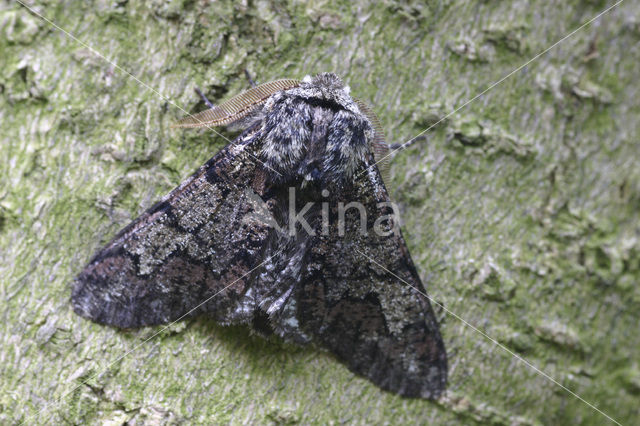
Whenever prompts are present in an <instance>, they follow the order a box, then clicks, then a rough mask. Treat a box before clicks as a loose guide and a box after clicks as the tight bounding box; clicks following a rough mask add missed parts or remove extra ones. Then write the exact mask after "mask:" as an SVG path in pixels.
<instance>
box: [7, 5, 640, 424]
mask: <svg viewBox="0 0 640 426" xmlns="http://www.w3.org/2000/svg"><path fill="white" fill-rule="evenodd" d="M28 4H29V5H30V6H32V7H34V8H35V10H36V11H37V12H38V13H41V14H43V15H45V16H46V17H47V18H48V19H50V20H52V21H53V22H55V23H56V24H58V25H59V26H60V27H62V28H64V29H65V30H67V31H69V32H70V33H72V34H74V35H75V36H76V37H78V38H79V39H80V40H82V41H83V42H85V43H87V44H88V45H90V46H92V47H93V48H95V49H96V50H98V51H99V52H101V53H102V54H104V55H105V56H106V57H107V58H109V59H111V60H113V61H115V62H117V63H118V64H119V65H120V66H121V67H122V68H124V69H126V70H128V71H130V72H131V73H132V74H134V75H136V76H137V77H138V78H139V79H140V80H141V81H143V82H145V83H146V84H148V85H149V86H151V87H153V88H154V89H155V90H157V91H158V92H160V93H161V94H162V95H163V96H164V98H163V97H161V96H159V95H158V93H155V92H153V91H150V90H148V89H147V88H145V87H144V86H142V85H141V84H140V83H139V82H137V81H135V80H134V79H133V78H131V77H130V76H127V75H126V74H124V73H122V72H121V71H120V70H119V69H117V68H116V67H114V66H113V65H111V64H109V63H107V62H105V61H104V60H103V59H101V58H99V57H98V56H96V55H95V54H94V53H93V52H92V51H91V50H90V49H88V48H87V47H84V46H82V45H79V44H78V43H76V42H75V41H73V40H72V39H71V38H69V37H68V36H66V35H65V34H63V33H61V32H59V31H57V30H55V29H54V28H53V27H52V26H51V25H49V24H48V23H46V22H45V21H43V20H41V19H40V18H39V17H37V16H36V15H34V14H33V13H30V12H29V11H28V10H27V9H25V8H24V7H22V6H20V4H18V3H17V2H13V1H5V2H3V3H2V4H1V6H0V34H1V35H2V36H1V37H0V65H1V66H0V122H2V126H1V128H2V134H1V135H0V138H1V140H0V154H1V155H0V164H1V166H0V252H1V254H2V262H1V263H0V277H1V278H0V291H1V292H2V300H3V309H2V320H3V327H2V328H0V359H1V360H2V363H1V366H0V369H1V372H2V373H1V375H2V381H1V383H2V384H1V385H0V421H1V422H2V423H14V422H20V421H25V422H27V423H50V422H54V423H59V422H69V423H81V422H82V423H84V422H88V423H102V422H107V421H111V422H113V423H114V424H121V423H124V422H130V423H132V424H133V423H135V424H144V423H149V424H155V423H172V422H173V423H179V422H182V421H188V422H193V423H213V422H215V423H223V422H232V423H242V422H248V423H257V422H273V423H305V424H306V423H328V422H333V423H337V422H353V423H365V422H366V423H383V422H397V423H409V422H420V423H428V422H433V423H436V424H458V423H472V422H478V423H495V424H539V423H545V424H547V423H555V424H564V423H567V424H572V423H583V424H602V423H603V422H605V421H606V419H605V417H603V416H601V415H600V414H598V413H597V412H596V411H594V410H593V409H591V408H589V407H588V406H587V405H585V404H584V403H583V402H581V401H579V400H578V399H576V398H575V397H573V396H571V395H570V394H568V393H567V392H566V391H564V390H563V389H561V388H560V387H559V386H557V385H556V384H553V383H551V382H550V381H549V380H547V379H545V378H543V377H541V376H540V375H538V374H537V373H535V372H534V371H533V370H532V369H531V368H529V367H527V366H526V365H524V364H523V363H521V362H519V361H518V360H516V359H515V358H514V357H512V356H510V355H509V354H508V353H506V352H505V351H504V350H503V349H501V348H499V347H497V346H496V345H495V344H493V343H492V342H490V341H489V340H487V339H486V338H485V337H483V336H481V335H479V334H478V333H476V332H475V331H473V330H472V329H470V328H469V327H467V326H466V325H465V324H463V323H462V322H460V321H459V320H458V319H456V318H454V317H452V316H450V315H448V314H447V313H445V312H443V311H442V310H439V316H440V318H441V320H442V332H443V337H444V339H445V344H446V346H447V349H448V353H449V358H450V381H449V391H448V393H447V395H446V396H445V397H444V398H443V399H442V400H440V401H439V402H437V403H432V402H428V401H421V400H407V399H403V398H400V397H398V396H395V395H390V394H387V393H385V392H382V391H381V390H380V389H378V388H376V387H375V386H373V385H371V384H370V383H369V382H367V381H366V380H363V379H361V378H358V377H355V376H354V375H352V374H351V373H349V371H348V370H346V368H344V367H343V366H342V365H341V364H339V363H338V362H336V361H335V360H334V359H333V358H331V357H330V356H328V355H326V354H324V353H321V352H318V351H316V350H313V349H310V348H306V349H300V348H296V347H292V346H288V345H285V344H283V343H281V342H278V341H264V340H262V339H260V338H258V337H255V336H252V335H250V334H249V333H248V332H247V330H245V329H243V328H222V327H219V326H216V325H215V324H213V323H212V322H211V321H208V320H206V319H198V320H192V321H188V322H185V323H181V324H176V325H174V326H172V327H171V328H170V330H168V331H167V332H164V333H162V334H161V335H159V336H156V337H154V338H153V339H151V340H150V341H148V342H146V341H145V340H146V339H147V338H149V337H151V336H153V334H154V333H156V332H157V331H159V330H160V328H154V329H143V330H137V331H130V332H122V331H117V330H113V329H110V328H107V327H101V326H98V325H96V324H93V323H90V322H88V321H85V320H83V319H81V318H79V317H77V316H75V315H74V314H73V312H72V311H71V309H70V304H69V294H70V288H69V284H70V281H71V279H72V277H73V276H74V275H75V274H76V273H77V272H78V271H80V269H81V268H82V266H83V265H84V263H85V262H86V261H87V260H88V259H89V256H90V255H91V254H92V252H93V251H94V250H95V249H97V248H98V247H100V246H101V245H102V244H104V243H105V242H106V241H107V240H108V239H109V238H110V237H111V236H112V235H113V234H114V233H115V232H116V231H117V230H118V229H119V228H121V227H122V226H123V225H125V224H126V223H127V222H128V221H129V220H131V219H132V218H134V217H135V216H136V215H137V214H138V213H140V212H141V211H142V210H143V209H144V208H146V207H148V206H150V205H151V204H152V203H153V201H154V200H156V199H157V198H159V197H160V196H161V195H162V194H164V193H166V192H168V191H169V190H170V189H171V188H172V187H174V186H175V185H177V184H178V183H179V182H180V181H181V180H182V179H184V178H185V177H186V176H188V174H189V173H190V172H191V171H193V170H194V169H195V168H196V167H197V166H198V165H200V164H202V163H203V162H205V161H206V160H207V159H208V158H209V157H210V156H212V155H213V153H215V152H216V151H217V149H219V148H220V147H221V146H223V145H224V143H226V141H225V137H228V138H231V137H233V134H231V133H228V132H225V131H222V134H223V135H224V137H221V136H216V135H213V134H211V132H207V131H182V130H173V129H170V128H169V126H170V124H171V123H173V122H174V121H175V120H176V119H177V118H179V117H181V116H183V115H184V112H183V111H181V110H180V109H179V108H178V107H177V106H180V107H181V108H184V109H185V110H186V111H188V112H194V111H198V110H201V109H203V108H204V105H203V104H202V103H201V102H200V101H199V100H198V98H197V96H196V95H195V94H194V92H193V88H194V87H195V86H198V87H201V88H203V89H204V90H205V92H206V93H207V94H208V95H209V96H210V97H211V98H212V99H213V100H214V101H219V100H220V99H223V98H224V97H225V96H230V95H232V94H235V93H238V92H239V91H241V90H243V89H245V88H246V87H247V82H246V80H245V78H244V76H243V69H244V68H247V69H248V70H249V71H250V72H251V73H252V75H253V76H254V77H255V78H257V79H258V80H259V81H261V82H264V81H268V80H272V79H275V78H280V77H292V78H300V77H302V76H304V75H305V74H313V73H316V72H320V71H334V72H336V73H338V74H340V75H341V76H342V77H343V78H344V79H345V80H346V81H347V82H348V83H349V84H350V86H351V88H352V91H353V93H354V94H356V95H357V96H358V97H359V98H361V99H363V100H365V101H368V102H369V103H371V104H372V105H373V106H374V109H375V110H376V112H377V114H378V115H379V116H380V117H381V120H382V122H383V124H384V126H385V128H386V130H387V134H388V136H389V139H391V140H392V141H397V142H402V141H404V140H407V139H409V138H411V137H412V136H414V135H415V134H417V133H419V132H420V131H422V130H423V129H425V128H426V127H428V126H430V125H431V124H434V123H435V122H437V121H438V120H439V119H440V118H443V117H444V116H445V115H447V114H448V113H449V112H451V111H453V110H454V109H455V108H457V107H459V106H461V105H463V104H464V102H465V101H466V100H468V99H470V98H472V97H473V96H475V95H476V94H477V93H480V92H481V91H482V90H484V89H485V88H486V87H488V86H489V85H490V84H491V83H492V82H494V81H497V80H499V79H500V78H501V77H503V76H504V75H506V74H507V73H509V72H510V71H512V70H513V69H515V68H516V67H518V66H519V65H521V64H522V63H524V62H525V61H527V60H528V59H529V58H531V57H532V56H533V55H535V54H536V53H538V52H540V51H542V50H543V49H545V48H547V47H548V46H550V45H551V44H552V43H554V42H555V41H557V40H559V39H560V38H561V37H563V36H564V35H566V34H567V33H569V32H570V31H572V30H573V29H575V28H577V27H578V26H579V25H580V24H582V23H583V22H585V21H586V20H588V19H590V18H591V17H592V16H594V15H596V14H597V13H598V12H599V11H600V10H602V9H603V8H604V7H606V6H607V4H606V2H603V1H578V0H576V1H567V2H559V3H558V4H554V6H553V7H550V6H549V5H548V3H547V2H543V1H536V2H525V1H512V2H483V1H479V2H465V1H453V0H441V1H435V0H434V1H427V2H417V1H400V0H396V1H393V0H392V1H387V2H383V3H376V2H365V1H356V2H346V1H335V2H331V1H322V2H312V3H311V4H307V3H304V2H273V1H255V2H233V1H221V2H211V3H209V2H204V1H186V0H185V1H162V0H152V1H151V0H150V1H146V2H127V1H95V2H80V1H76V2H73V1H65V2H53V1H41V2H29V3H28ZM638 22H640V7H639V6H638V4H637V3H634V2H624V3H623V4H621V5H620V6H619V7H618V8H616V9H614V10H613V11H611V12H610V13H609V14H607V15H605V16H603V17H602V18H601V19H600V20H598V21H597V22H595V23H593V24H592V25H590V26H588V27H587V28H585V29H583V30H581V31H579V32H578V33H577V34H576V35H575V36H573V37H571V38H570V39H568V40H566V41H565V42H563V43H562V44H561V45H559V46H557V47H556V48H555V49H554V50H552V51H551V52H549V53H548V54H546V55H544V56H542V57H541V58H539V59H538V60H537V61H535V62H534V63H532V64H530V65H528V66H527V67H525V68H524V69H523V70H522V71H521V72H519V73H517V74H516V75H514V76H512V77H511V78H509V79H507V80H505V81H504V82H503V83H501V84H500V85H498V86H497V87H495V88H493V89H492V90H491V91H489V92H488V93H487V94H486V95H484V96H482V97H481V98H479V99H478V100H476V101H474V102H473V103H471V104H469V105H468V106H466V107H465V108H464V109H463V110H461V111H459V112H458V113H456V114H454V115H452V116H450V117H448V118H446V119H445V120H443V121H442V122H441V123H440V124H438V125H437V126H436V127H434V128H433V129H432V130H430V131H429V132H428V136H429V139H428V142H423V143H419V144H417V145H415V146H414V147H412V148H411V149H410V150H407V151H405V152H401V153H399V154H398V155H397V156H396V157H395V159H394V161H393V163H392V179H391V181H390V182H389V187H390V191H391V193H392V196H394V197H395V199H396V200H398V202H399V203H400V204H401V206H402V209H403V211H402V213H403V219H404V233H405V236H406V239H407V241H408V243H409V245H410V249H411V251H412V254H413V257H414V260H415V261H416V263H417V265H418V269H419V271H420V273H421V275H422V277H423V280H424V281H425V282H426V283H427V285H428V288H429V292H430V294H431V295H432V296H433V297H434V298H435V299H436V300H437V301H438V302H440V303H442V304H444V306H445V307H446V308H447V309H448V310H450V311H451V312H454V313H456V314H458V315H460V317H462V318H464V320H465V321H467V322H468V323H470V324H472V325H474V326H475V327H477V328H478V329H480V330H482V331H483V332H485V333H487V334H488V335H489V336H492V337H494V338H496V339H498V340H499V341H500V342H501V343H503V344H504V345H506V346H507V347H509V348H511V349H512V350H514V351H515V352H516V353H517V354H518V355H520V356H522V357H524V358H526V359H527V360H529V361H530V362H531V363H533V364H534V365H536V366H538V367H539V368H541V369H542V370H544V371H545V372H546V373H548V374H549V375H550V376H552V377H554V378H555V379H556V380H558V382H560V383H561V384H563V385H564V386H566V387H568V388H570V389H572V390H573V391H575V392H576V393H577V394H579V395H581V396H582V397H583V398H584V399H585V400H587V401H589V402H591V403H593V404H594V405H596V406H597V407H599V408H600V409H601V410H603V411H604V412H606V413H608V414H610V415H611V416H612V417H614V418H615V419H617V420H618V421H620V422H622V423H632V421H633V420H635V419H637V418H638V416H640V409H639V408H638V407H639V406H638V404H637V401H638V395H639V394H640V379H639V377H640V373H639V371H640V364H639V363H640V361H639V359H640V349H639V348H640V335H639V334H638V332H637V324H638V314H637V312H638V309H639V308H640V286H639V285H638V281H639V280H640V220H639V219H640V218H639V213H638V212H639V211H640V167H638V158H640V145H638V136H639V132H640V120H639V119H638V116H639V113H640V106H639V102H638V98H639V93H638V85H637V81H638V78H639V76H640V60H639V59H640V31H639V30H638V28H639V25H638ZM169 100H170V101H169ZM128 351H131V352H130V353H128V354H127V352H128ZM124 354H127V355H126V356H124V357H123V358H121V359H120V357H121V356H122V355H124ZM107 367H109V368H108V370H107V372H106V373H104V374H103V375H101V376H100V377H97V378H92V376H93V375H94V374H96V373H99V372H101V371H103V370H104V369H105V368H107ZM87 379H90V380H88V382H87V383H86V384H83V382H84V381H86V380H87ZM39 410H42V411H41V412H40V411H39Z"/></svg>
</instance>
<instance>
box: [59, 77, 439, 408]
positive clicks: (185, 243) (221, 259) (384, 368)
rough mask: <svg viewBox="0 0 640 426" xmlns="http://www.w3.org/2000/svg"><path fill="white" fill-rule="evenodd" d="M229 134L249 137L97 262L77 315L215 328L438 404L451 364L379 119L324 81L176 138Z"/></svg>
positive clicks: (262, 92) (234, 109)
mask: <svg viewBox="0 0 640 426" xmlns="http://www.w3.org/2000/svg"><path fill="white" fill-rule="evenodd" d="M219 125H235V126H240V127H242V128H244V131H243V132H242V133H241V134H240V136H238V137H237V139H235V140H234V141H233V142H231V143H229V144H228V145H227V146H226V147H225V148H223V149H222V150H221V151H220V152H219V153H218V154H216V155H215V156H214V157H213V158H211V159H210V160H209V161H208V162H207V163H205V164H204V165H203V166H201V167H200V168H199V169H198V170H197V171H196V172H195V173H194V174H193V175H192V176H191V177H190V178H188V179H187V180H186V181H184V182H183V183H182V184H181V185H180V186H178V187H177V188H176V189H174V190H173V191H172V192H170V193H169V194H168V195H167V196H165V197H164V198H163V199H162V200H161V201H160V202H159V203H157V204H155V205H154V206H153V207H151V208H150V209H149V210H147V211H146V212H145V213H144V214H142V216H140V217H139V218H137V219H136V220H134V221H133V222H132V223H131V224H129V225H128V226H127V227H125V228H124V229H123V230H122V231H120V232H119V233H118V234H117V235H116V236H115V238H114V239H113V240H112V241H111V242H110V243H109V244H108V245H107V246H106V247H104V248H102V249H101V250H99V251H98V252H97V253H96V254H95V255H94V257H93V258H92V260H91V261H90V262H89V264H88V266H86V268H85V269H84V270H83V271H82V272H81V273H80V274H79V275H78V276H77V278H76V279H75V281H74V283H73V286H72V296H71V301H72V305H73V308H74V311H75V312H76V313H77V314H78V315H80V316H82V317H85V318H88V319H91V320H93V321H95V322H98V323H100V324H106V325H110V326H115V327H119V328H134V327H142V326H151V325H157V324H166V323H169V322H172V321H174V320H177V319H179V318H182V317H187V316H194V315H207V316H209V317H212V318H213V319H215V320H216V321H217V322H218V323H220V324H223V325H230V324H245V325H247V326H249V327H250V328H251V329H252V330H254V331H255V332H257V333H259V334H261V335H264V336H270V335H276V336H279V337H280V338H282V339H284V340H285V341H288V342H293V343H297V344H301V345H304V344H313V345H316V346H317V347H320V348H323V349H325V350H328V351H330V352H331V353H333V354H334V355H335V357H337V358H338V359H339V360H340V361H342V362H343V363H344V364H346V366H347V367H348V368H349V369H350V370H351V371H353V372H354V373H357V374H359V375H361V376H364V377H366V378H368V379H369V380H371V381H372V382H373V383H374V384H376V385H377V386H379V387H380V388H382V389H385V390H387V391H391V392H395V393H397V394H400V395H402V396H406V397H419V398H428V399H434V398H437V397H439V396H440V395H441V394H442V392H443V391H444V389H445V385H446V380H447V358H446V352H445V348H444V344H443V342H442V338H441V336H440V332H439V328H438V323H437V321H436V319H435V316H434V313H433V310H432V308H431V305H430V303H429V300H428V298H427V297H425V294H426V293H425V287H424V285H423V284H422V282H421V280H420V277H419V275H418V273H417V272H416V268H415V266H414V264H413V261H412V260H411V256H410V254H409V251H408V249H407V246H406V243H405V241H404V239H403V237H402V234H401V232H400V230H399V226H398V220H399V218H398V216H397V214H394V208H393V205H392V203H391V201H390V198H389V194H388V192H387V189H386V187H385V185H384V182H383V178H382V173H381V170H380V169H379V168H378V164H377V163H376V162H377V161H380V160H382V159H383V158H384V157H386V156H387V152H388V146H387V145H386V143H385V142H384V133H383V131H382V127H381V126H380V123H379V120H378V119H377V118H376V116H375V114H374V113H373V112H372V110H371V109H370V108H369V107H367V106H366V105H365V104H364V103H362V102H360V101H358V100H355V99H353V98H352V97H351V96H350V94H349V88H348V86H345V85H344V83H343V82H342V80H341V79H340V78H339V77H338V76H337V75H335V74H333V73H321V74H318V75H316V76H314V77H309V76H307V77H305V78H304V79H303V80H301V81H299V80H277V81H273V82H270V83H265V84H262V85H259V86H257V87H254V88H252V89H250V90H248V91H246V92H244V93H242V94H240V95H237V96H235V97H233V98H231V99H230V100H228V101H226V102H224V103H222V104H221V105H218V106H213V107H212V108H210V109H208V110H205V111H203V112H201V113H199V114H196V115H193V116H189V117H187V118H185V119H183V120H182V121H180V122H178V124H177V126H179V127H210V126H219ZM407 284H408V285H407ZM421 292H422V293H424V294H421Z"/></svg>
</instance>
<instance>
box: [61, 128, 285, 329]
mask: <svg viewBox="0 0 640 426" xmlns="http://www.w3.org/2000/svg"><path fill="white" fill-rule="evenodd" d="M257 128H258V127H254V128H253V130H252V129H248V130H247V131H246V132H245V133H243V134H242V135H241V136H240V137H239V138H238V139H236V141H234V143H232V144H229V145H228V146H227V147H226V148H224V149H223V150H221V151H220V152H219V153H218V154H217V155H216V156H214V157H213V158H212V159H211V160H209V161H208V162H207V163H206V164H204V165H203V166H202V167H200V169H199V170H197V171H196V173H194V174H193V175H192V176H191V177H190V178H189V179H187V180H186V181H185V182H183V183H182V184H181V185H180V186H179V187H177V188H176V189H174V190H173V191H172V192H171V193H170V194H168V195H167V196H166V197H165V198H164V199H163V200H162V201H160V202H159V203H158V204H156V205H154V206H153V207H151V208H150V209H149V210H148V211H147V212H146V213H144V214H143V215H142V216H140V217H139V218H138V219H136V220H135V221H134V222H133V223H131V224H130V225H129V226H127V227H126V228H125V229H123V230H122V231H121V232H120V233H118V235H116V237H115V238H114V239H113V241H111V243H109V244H108V245H107V246H106V247H104V248H103V249H102V250H100V251H99V252H98V253H97V254H96V255H95V256H94V258H93V259H92V260H91V262H90V263H89V265H88V266H87V267H86V268H85V269H84V270H83V271H82V272H81V273H80V275H79V276H78V277H77V278H76V279H75V281H74V284H73V290H72V303H73V307H74V310H75V312H76V313H77V314H79V315H81V316H83V317H86V318H90V319H92V320H94V321H96V322H99V323H103V324H109V325H113V326H117V327H123V328H131V327H139V326H145V325H153V324H161V323H166V322H169V321H172V320H175V319H177V318H179V317H180V316H182V315H184V314H185V313H187V312H188V311H189V310H191V309H193V308H194V307H196V306H197V305H198V304H200V303H202V302H203V301H205V300H206V299H207V298H209V297H211V296H212V295H214V294H215V293H217V292H219V291H221V290H222V289H223V288H224V287H225V286H227V285H229V284H231V283H233V285H231V287H230V288H229V289H227V290H225V291H224V294H221V295H219V296H216V297H214V298H213V299H211V300H210V301H209V302H207V303H206V304H205V305H204V306H202V307H201V308H200V309H198V310H197V311H196V312H193V314H197V313H201V312H208V313H210V314H211V315H212V316H213V317H214V318H215V319H216V320H218V321H220V322H221V323H227V324H228V323H237V322H249V321H250V320H251V316H252V313H253V310H254V308H255V303H256V300H255V298H254V296H252V295H251V294H250V292H248V290H249V288H250V286H251V285H252V281H253V280H255V279H256V276H257V275H258V271H254V272H252V273H250V271H251V270H252V269H253V268H255V267H256V265H259V264H260V262H262V260H265V259H267V258H268V256H269V254H270V253H271V252H272V250H274V247H273V245H272V244H271V243H272V242H273V241H272V240H273V238H272V237H273V229H272V228H270V227H269V226H268V225H267V224H263V223H260V222H259V221H258V222H257V221H254V222H252V223H249V222H247V221H246V220H245V219H246V218H247V217H251V214H252V213H254V206H253V205H252V203H251V202H250V201H251V200H250V199H249V198H250V195H251V194H255V193H256V192H257V193H258V194H260V195H263V194H262V192H264V191H265V182H264V181H265V179H264V169H263V168H262V165H261V164H259V162H258V160H257V157H259V155H260V152H259V150H260V148H261V144H260V142H261V141H260V136H259V134H258V135H257V133H259V131H258V130H256V129H257Z"/></svg>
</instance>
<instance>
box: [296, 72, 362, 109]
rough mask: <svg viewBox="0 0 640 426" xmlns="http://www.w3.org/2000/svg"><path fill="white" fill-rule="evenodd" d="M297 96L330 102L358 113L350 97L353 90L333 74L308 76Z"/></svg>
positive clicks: (324, 73) (325, 73)
mask: <svg viewBox="0 0 640 426" xmlns="http://www.w3.org/2000/svg"><path fill="white" fill-rule="evenodd" d="M297 92H298V93H297V95H298V96H301V97H303V98H306V99H316V100H321V101H328V102H331V103H334V104H337V105H339V106H340V107H342V108H344V109H347V110H350V111H352V112H357V108H355V107H354V103H353V100H352V99H351V97H350V96H349V93H350V92H351V89H350V88H349V86H346V85H345V84H344V82H343V81H342V79H341V78H340V77H338V76H337V75H336V74H334V73H332V72H321V73H320V74H316V75H315V76H313V77H312V76H310V75H307V76H306V77H304V78H303V79H302V81H301V82H300V87H299V88H298V90H297Z"/></svg>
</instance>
